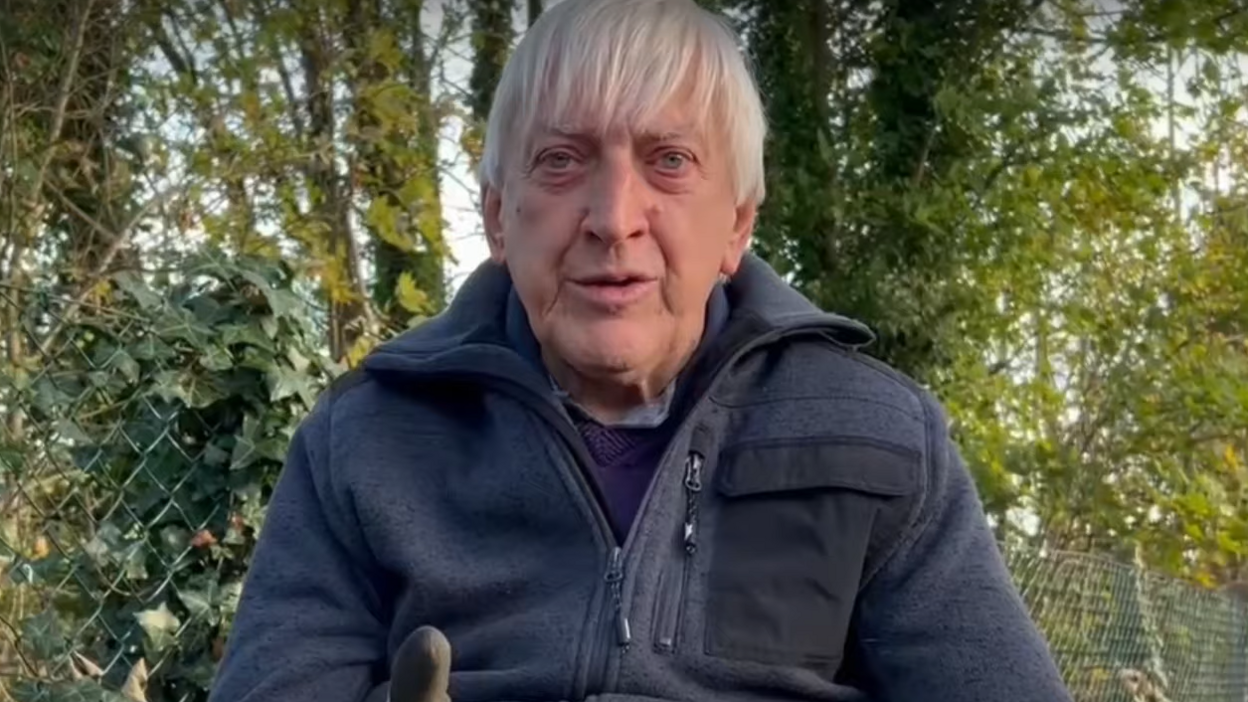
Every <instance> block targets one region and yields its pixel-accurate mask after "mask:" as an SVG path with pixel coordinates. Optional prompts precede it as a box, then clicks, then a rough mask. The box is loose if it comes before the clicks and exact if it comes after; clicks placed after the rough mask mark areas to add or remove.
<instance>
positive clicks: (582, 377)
mask: <svg viewBox="0 0 1248 702" xmlns="http://www.w3.org/2000/svg"><path fill="white" fill-rule="evenodd" d="M699 337H700V334H699V335H698V336H695V337H694V338H693V339H692V341H691V342H688V343H686V344H684V346H685V348H684V349H683V350H677V351H676V352H675V353H672V354H669V355H668V356H667V357H666V358H665V359H664V361H663V362H662V363H661V364H659V365H658V366H656V367H654V368H648V369H646V370H644V371H636V372H632V373H627V374H612V375H595V374H588V373H582V372H580V371H578V370H577V369H575V368H573V367H571V366H569V365H568V364H567V363H564V362H563V361H562V360H560V359H558V358H555V357H553V356H552V355H550V354H548V353H546V352H543V353H542V361H543V363H544V364H545V366H546V368H547V370H548V372H549V373H550V376H551V378H553V379H554V381H555V383H556V385H558V387H559V389H560V390H562V391H563V392H564V393H566V394H567V395H568V397H569V398H570V399H571V400H572V401H573V402H574V403H576V404H577V405H578V406H579V407H581V408H582V409H583V410H584V411H585V412H587V413H588V414H589V415H590V416H592V417H593V418H594V419H595V420H597V421H598V422H599V423H602V424H618V423H621V422H624V421H625V420H626V418H627V417H628V416H629V415H632V414H635V413H636V411H637V410H638V409H640V408H645V407H648V406H651V405H656V404H658V403H662V402H664V401H665V399H668V398H670V395H671V393H672V386H673V383H675V381H676V376H677V375H678V374H679V373H680V371H681V369H682V368H684V367H685V365H686V364H687V363H688V362H689V359H690V358H691V357H692V356H693V354H694V351H695V350H696V349H697V347H698V340H699Z"/></svg>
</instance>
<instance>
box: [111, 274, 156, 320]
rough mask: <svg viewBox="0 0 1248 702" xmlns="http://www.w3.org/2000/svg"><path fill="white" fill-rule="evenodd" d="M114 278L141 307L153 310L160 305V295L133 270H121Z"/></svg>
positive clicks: (122, 289)
mask: <svg viewBox="0 0 1248 702" xmlns="http://www.w3.org/2000/svg"><path fill="white" fill-rule="evenodd" d="M112 279H113V282H114V283H116V284H117V287H118V288H120V289H121V291H122V292H124V293H125V294H126V296H128V297H129V298H130V299H132V300H134V301H135V302H136V303H138V305H139V307H142V308H143V309H145V310H152V309H155V308H156V307H158V306H160V303H161V299H160V295H158V294H156V292H155V291H153V290H152V289H151V288H150V287H148V285H147V283H146V282H144V281H143V280H142V279H141V278H139V276H138V274H136V273H134V272H133V271H121V272H120V273H116V274H114V275H113V276H112Z"/></svg>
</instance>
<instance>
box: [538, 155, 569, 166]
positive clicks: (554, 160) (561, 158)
mask: <svg viewBox="0 0 1248 702" xmlns="http://www.w3.org/2000/svg"><path fill="white" fill-rule="evenodd" d="M538 162H539V163H541V164H542V165H543V166H546V167H547V168H554V169H555V170H560V169H563V168H567V167H568V166H570V165H572V155H571V154H569V153H568V152H566V151H549V152H547V153H545V154H542V156H541V158H539V159H538Z"/></svg>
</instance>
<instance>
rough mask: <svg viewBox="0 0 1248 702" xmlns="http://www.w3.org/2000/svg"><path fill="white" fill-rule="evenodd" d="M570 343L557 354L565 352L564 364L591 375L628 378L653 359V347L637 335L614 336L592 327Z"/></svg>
mask: <svg viewBox="0 0 1248 702" xmlns="http://www.w3.org/2000/svg"><path fill="white" fill-rule="evenodd" d="M595 326H597V325H595ZM567 342H568V343H566V344H561V346H562V347H563V349H561V350H556V351H557V352H559V351H562V352H561V353H560V355H561V358H562V360H563V362H564V363H567V364H568V365H570V366H572V367H573V368H575V369H577V371H578V372H580V373H584V374H587V375H595V376H602V375H627V374H629V373H630V372H634V371H637V370H640V369H641V368H642V367H644V366H645V365H646V359H647V358H649V357H650V356H651V355H653V354H652V348H651V344H650V343H647V340H646V339H645V338H639V335H638V334H636V333H629V334H622V333H612V332H611V330H605V329H595V328H594V327H590V328H587V329H585V330H583V331H582V332H581V333H579V334H577V335H576V337H575V338H572V339H568V340H567Z"/></svg>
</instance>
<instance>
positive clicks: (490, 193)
mask: <svg viewBox="0 0 1248 702" xmlns="http://www.w3.org/2000/svg"><path fill="white" fill-rule="evenodd" d="M481 219H482V223H483V225H484V226H485V239H486V242H487V243H488V244H489V245H490V258H491V259H492V260H493V261H494V262H495V263H499V264H501V263H503V261H504V260H505V259H506V256H505V255H504V251H503V194H502V192H500V191H499V190H498V189H497V188H495V187H492V186H489V185H485V186H482V188H481Z"/></svg>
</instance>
